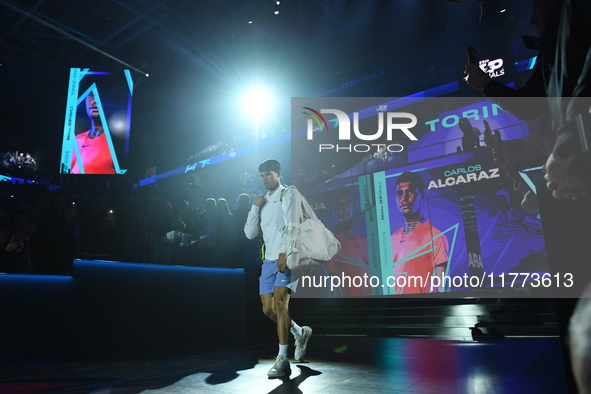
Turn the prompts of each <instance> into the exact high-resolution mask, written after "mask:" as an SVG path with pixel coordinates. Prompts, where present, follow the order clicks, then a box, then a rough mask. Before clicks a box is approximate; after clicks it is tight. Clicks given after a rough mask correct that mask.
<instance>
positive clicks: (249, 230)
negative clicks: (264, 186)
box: [244, 194, 267, 239]
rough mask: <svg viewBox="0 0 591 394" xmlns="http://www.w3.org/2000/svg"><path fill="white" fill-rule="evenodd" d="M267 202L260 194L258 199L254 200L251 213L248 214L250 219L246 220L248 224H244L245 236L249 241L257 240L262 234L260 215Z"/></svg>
mask: <svg viewBox="0 0 591 394" xmlns="http://www.w3.org/2000/svg"><path fill="white" fill-rule="evenodd" d="M266 202H267V200H266V199H265V196H263V195H262V194H259V195H258V196H257V198H256V199H255V200H254V203H253V204H252V207H251V208H250V212H248V217H247V218H246V223H245V224H244V235H246V238H248V239H255V238H256V237H257V235H259V232H260V228H261V227H260V225H261V223H260V220H261V218H260V215H259V212H260V210H261V207H262V206H263V205H265V203H266Z"/></svg>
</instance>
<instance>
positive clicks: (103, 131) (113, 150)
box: [60, 68, 133, 174]
mask: <svg viewBox="0 0 591 394" xmlns="http://www.w3.org/2000/svg"><path fill="white" fill-rule="evenodd" d="M132 96H133V80H132V75H131V73H130V71H129V70H119V71H114V72H103V71H93V70H91V69H88V68H85V69H79V68H72V69H70V80H69V84H68V93H67V104H66V115H65V122H64V133H63V143H62V155H61V162H60V173H62V174H123V173H125V172H126V171H127V169H126V165H127V161H128V157H129V140H130V123H131V122H130V119H131V101H132Z"/></svg>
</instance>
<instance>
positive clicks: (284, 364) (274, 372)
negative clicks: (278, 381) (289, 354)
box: [267, 356, 291, 378]
mask: <svg viewBox="0 0 591 394" xmlns="http://www.w3.org/2000/svg"><path fill="white" fill-rule="evenodd" d="M289 375H291V368H290V366H289V361H287V360H286V359H284V358H283V356H277V359H276V360H275V364H273V366H272V367H271V369H270V370H269V373H267V376H268V377H270V378H282V377H284V376H289Z"/></svg>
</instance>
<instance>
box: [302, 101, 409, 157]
mask: <svg viewBox="0 0 591 394" xmlns="http://www.w3.org/2000/svg"><path fill="white" fill-rule="evenodd" d="M302 108H304V109H307V110H308V111H310V112H304V114H306V115H308V116H310V117H311V118H312V119H308V129H307V131H308V140H312V139H313V138H314V130H315V128H314V121H316V123H317V124H318V128H316V130H317V131H322V130H323V129H324V130H328V123H327V122H326V119H324V116H322V114H327V113H328V114H333V115H335V116H336V118H335V119H332V120H329V122H330V123H332V124H333V127H337V126H338V128H339V141H351V121H350V120H349V115H347V114H346V113H345V112H343V111H340V110H338V109H321V110H320V112H318V111H316V110H314V109H312V108H309V107H302ZM395 119H396V120H398V119H407V120H410V122H409V123H394V122H395ZM416 125H417V117H416V116H414V115H413V114H411V113H408V112H386V137H387V139H388V141H392V134H393V131H394V130H400V131H402V132H403V133H404V134H405V135H406V136H407V137H408V138H410V139H411V140H412V141H416V140H417V138H416V137H415V136H414V135H413V134H412V133H411V132H410V130H409V129H411V128H413V127H415V126H416ZM383 132H384V112H379V113H378V131H377V132H375V133H374V134H363V133H361V131H360V130H359V113H358V112H353V133H354V134H355V137H356V138H357V139H359V140H361V141H375V140H378V139H380V138H381V137H382V134H383ZM372 146H374V147H375V148H376V151H379V150H380V147H386V149H387V150H388V152H390V153H398V152H402V151H403V150H404V147H403V146H402V145H400V144H396V143H395V144H348V145H339V144H336V145H333V144H319V145H318V151H319V152H322V151H323V150H336V151H337V152H339V151H347V152H360V153H365V152H369V151H370V150H372V148H371V147H372Z"/></svg>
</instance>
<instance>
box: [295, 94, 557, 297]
mask: <svg viewBox="0 0 591 394" xmlns="http://www.w3.org/2000/svg"><path fill="white" fill-rule="evenodd" d="M302 100H303V99H302ZM450 100H451V102H450ZM453 101H454V100H453V99H441V100H439V99H438V100H434V99H432V100H429V101H428V102H427V101H425V102H422V103H421V102H413V103H412V106H406V107H396V111H398V112H397V113H398V115H397V116H404V117H407V118H409V119H410V118H413V117H414V118H415V119H416V128H410V126H409V131H410V132H412V133H413V134H414V135H413V137H414V138H415V139H414V140H413V139H412V138H410V137H409V138H406V137H401V136H394V135H393V136H392V139H391V140H390V141H388V140H386V139H385V138H383V139H382V140H377V141H375V142H380V144H374V145H375V148H377V149H375V150H377V152H369V153H367V154H366V155H365V156H362V157H361V158H360V159H361V160H360V163H358V164H355V165H353V166H352V167H351V168H350V169H348V170H346V171H343V172H342V173H341V174H338V175H336V176H333V177H331V178H330V179H329V180H328V181H326V182H324V183H321V184H318V185H316V186H315V187H313V188H311V189H310V190H306V191H304V193H303V194H304V195H305V197H306V198H307V200H308V202H309V203H310V206H311V207H312V208H313V209H314V211H315V213H316V215H317V216H318V218H319V219H320V220H321V221H322V222H323V223H324V224H325V226H326V227H327V228H328V229H329V230H331V231H332V232H333V233H334V234H335V237H336V238H337V239H338V240H339V242H340V243H341V250H340V251H339V253H338V254H337V255H336V256H335V257H334V258H333V259H332V260H331V261H329V262H327V263H325V264H323V265H321V266H320V267H317V268H315V269H314V270H313V271H308V272H302V273H298V275H300V281H299V283H298V286H297V288H296V291H295V292H294V293H293V294H294V296H296V297H297V296H300V297H351V296H405V295H412V296H417V295H419V296H420V295H424V294H434V293H437V294H438V295H439V296H454V294H455V296H456V297H457V296H470V295H471V294H472V295H473V296H480V295H481V294H482V295H484V296H494V297H503V296H525V297H527V296H535V295H536V294H540V293H539V292H538V290H544V289H543V287H547V282H548V281H549V280H551V279H549V275H550V274H549V268H548V261H547V257H546V248H545V243H544V235H543V229H542V223H541V219H540V216H539V215H538V213H537V211H536V210H535V209H531V206H528V205H527V204H525V205H524V206H525V207H527V208H530V209H529V210H526V209H525V208H524V206H522V201H524V192H526V191H527V190H528V187H529V186H526V185H529V184H531V182H528V181H529V178H527V176H525V175H523V178H522V179H523V180H524V181H523V184H522V186H521V187H520V188H519V190H515V186H516V181H515V179H513V178H511V177H509V176H508V175H507V171H506V169H507V168H508V167H506V166H505V164H504V163H498V162H495V161H494V160H493V157H492V152H491V149H489V148H487V147H485V144H484V141H483V134H484V131H485V127H486V124H488V126H489V127H490V128H491V129H492V131H493V133H499V135H502V136H503V139H506V140H508V139H519V138H528V137H530V135H531V134H532V133H530V130H529V128H528V124H527V123H526V122H524V121H522V120H519V119H517V118H516V117H514V116H513V115H511V114H509V113H507V112H505V111H503V110H502V109H500V108H499V107H497V106H494V105H493V104H492V103H490V102H489V101H483V100H476V101H475V102H466V100H463V101H462V100H458V101H456V102H455V103H454V102H453ZM347 103H350V101H348V102H347ZM296 105H297V107H298V108H296V110H297V109H299V108H300V107H304V105H305V104H301V103H299V102H298V103H297V104H296ZM308 105H309V107H308V110H309V109H310V108H312V107H311V106H310V104H308ZM323 105H327V104H326V103H323ZM328 105H330V106H329V107H328V108H331V109H330V110H324V112H325V113H328V114H329V115H327V116H323V117H325V119H324V120H325V121H326V124H324V127H322V123H323V119H320V117H319V116H318V114H321V115H322V114H323V113H322V112H321V111H322V109H321V108H319V109H316V108H312V109H314V110H316V111H317V112H318V114H315V115H316V116H317V117H318V118H319V119H318V120H319V122H318V123H321V125H318V124H317V123H316V124H312V126H311V127H309V128H308V129H309V130H312V132H311V133H309V134H308V135H310V136H312V138H299V139H294V140H293V141H292V157H299V158H302V157H304V156H305V157H308V158H307V160H308V161H313V162H318V163H325V162H328V163H331V162H335V163H338V162H339V161H342V160H344V159H346V158H347V157H349V155H352V154H354V152H355V149H357V150H359V151H363V152H368V150H367V147H368V146H369V147H371V148H374V145H371V143H370V142H368V141H370V140H369V139H367V136H368V135H370V134H369V131H370V130H371V131H372V133H374V134H373V135H376V134H375V129H376V125H377V124H378V122H377V121H374V124H373V125H372V126H368V124H369V122H370V119H371V118H372V117H373V118H376V117H377V115H376V113H379V111H380V110H381V111H383V112H386V111H387V110H388V108H387V106H386V105H376V106H375V108H371V110H370V111H369V112H368V111H366V112H368V113H369V114H371V116H369V117H366V118H365V119H366V122H365V123H362V122H361V118H362V116H363V113H364V112H363V111H362V110H359V111H354V112H353V113H349V112H347V114H348V116H349V118H350V122H351V123H354V122H356V119H358V120H359V121H360V122H359V124H358V125H353V124H351V127H352V128H353V127H356V129H357V131H356V135H357V136H359V135H365V136H366V139H365V140H361V141H356V140H355V139H354V138H353V136H352V135H351V136H347V137H349V138H348V139H342V138H339V135H346V134H345V133H342V131H343V130H342V128H339V124H343V123H344V122H345V121H346V119H345V118H344V117H341V118H339V119H338V122H337V121H333V116H331V114H332V113H334V112H336V111H335V108H339V103H338V102H332V103H328ZM343 107H345V105H343ZM329 111H330V112H329ZM345 111H346V110H343V112H345ZM294 112H295V111H293V110H292V116H294V117H296V118H297V117H298V115H297V114H295V115H294ZM300 112H302V111H300ZM307 112H310V110H309V111H307ZM372 112H373V113H372ZM304 115H308V114H306V113H305V112H304ZM308 117H309V116H308ZM384 118H386V117H385V116H384ZM374 120H375V119H374ZM297 121H299V122H300V123H298V126H299V125H300V124H305V122H306V121H307V119H306V117H305V116H299V119H298V120H296V122H297ZM484 121H486V123H485V122H484ZM385 122H386V121H385V120H384V123H385ZM407 123H408V122H407ZM333 124H334V125H335V127H330V126H329V125H331V126H332V125H333ZM314 126H316V129H317V132H318V133H320V134H321V135H322V136H323V137H324V139H320V138H318V139H316V136H315V135H314V134H313V131H314V129H313V127H314ZM369 127H373V129H372V128H369ZM462 129H463V130H462ZM304 130H306V129H304ZM364 130H368V131H367V132H364ZM296 132H297V130H296ZM362 132H363V133H362ZM339 133H340V134H339ZM384 134H385V133H384ZM409 134H410V133H409ZM330 138H332V139H333V140H332V141H330ZM395 138H396V140H395ZM371 142H374V141H371ZM337 143H338V144H339V145H338V146H339V147H340V151H341V152H338V151H337V150H336V146H337ZM312 144H315V145H314V148H315V149H311V148H310V146H311V145H312ZM319 144H322V145H319ZM331 145H332V146H333V148H331ZM380 145H385V146H386V147H387V148H389V147H390V146H394V148H395V149H391V150H390V152H389V153H386V154H384V151H385V150H384V149H381V147H380ZM349 146H350V148H349ZM400 146H403V147H404V150H401V149H400ZM343 148H345V149H343ZM347 148H349V149H347ZM323 154H325V155H326V157H323V156H322V155H323ZM339 154H343V157H339V156H338V155H339ZM328 155H330V156H328ZM345 155H346V156H345ZM324 159H326V160H324ZM349 162H351V161H349ZM301 163H304V164H305V161H301V162H300V164H299V165H300V166H301V165H302V164H301ZM353 163H356V162H355V161H353ZM296 170H297V169H292V171H296ZM538 171H539V170H538ZM519 176H520V175H518V178H519ZM517 183H519V179H518V181H517ZM530 194H531V195H530V197H532V200H531V201H535V187H533V188H532V189H531V190H530ZM543 280H545V281H546V282H543V283H546V284H542V281H543ZM568 280H569V279H568V278H561V285H562V284H564V285H568ZM475 291H476V292H475ZM475 294H479V295H475Z"/></svg>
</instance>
